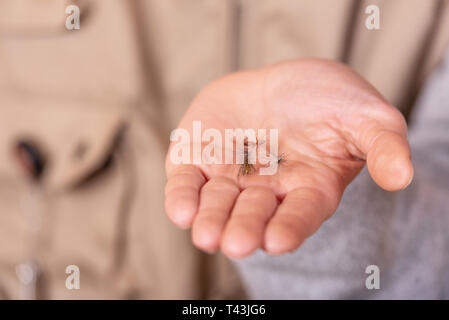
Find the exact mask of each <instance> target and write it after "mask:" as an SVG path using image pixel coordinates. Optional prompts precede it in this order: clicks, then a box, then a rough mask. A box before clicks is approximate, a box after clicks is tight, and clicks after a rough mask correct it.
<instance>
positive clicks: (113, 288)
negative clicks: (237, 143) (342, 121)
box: [0, 0, 449, 299]
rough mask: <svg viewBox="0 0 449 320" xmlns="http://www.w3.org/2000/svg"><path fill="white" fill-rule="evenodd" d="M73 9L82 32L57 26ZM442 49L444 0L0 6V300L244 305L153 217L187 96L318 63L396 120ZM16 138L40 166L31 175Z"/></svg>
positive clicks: (145, 0) (238, 293) (209, 261)
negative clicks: (225, 301)
mask: <svg viewBox="0 0 449 320" xmlns="http://www.w3.org/2000/svg"><path fill="white" fill-rule="evenodd" d="M69 4H76V5H78V6H79V8H80V9H81V29H80V30H71V31H69V30H67V29H66V28H65V20H66V18H67V16H68V14H66V13H65V9H66V7H67V5H69ZM368 4H377V5H378V6H379V8H380V18H381V20H380V27H381V28H380V30H368V29H366V28H365V19H366V17H367V14H365V8H366V6H367V5H368ZM448 41H449V1H446V0H427V1H422V0H383V1H382V0H370V1H357V0H315V1H312V0H95V1H93V0H92V1H87V0H84V1H83V0H78V1H74V0H72V1H68V0H67V1H63V0H46V1H31V0H0V297H2V298H50V299H54V298H69V299H72V298H226V297H232V298H239V297H242V290H241V287H240V281H239V278H238V275H237V274H236V273H235V271H234V270H233V269H232V267H231V266H230V264H229V262H228V261H227V260H225V259H224V258H223V257H221V256H220V255H213V256H211V255H204V254H201V253H199V252H198V251H197V250H195V249H194V248H193V247H192V245H191V243H190V236H189V233H188V232H186V231H180V230H177V229H176V228H175V227H173V226H172V225H171V224H170V223H169V222H168V220H167V218H166V217H165V215H164V212H163V190H164V182H165V173H164V157H165V151H166V148H167V143H168V137H169V132H170V130H171V129H173V128H175V126H176V123H177V121H178V120H179V119H180V117H181V115H182V113H183V112H184V111H185V109H186V108H187V107H188V105H189V101H191V99H192V98H193V97H194V95H195V93H197V92H198V91H199V90H200V88H201V87H202V86H204V85H205V84H207V83H208V82H209V81H211V80H213V79H215V78H217V77H219V76H221V75H223V74H225V73H228V72H231V71H234V70H236V69H240V68H253V67H259V66H263V65H266V64H270V63H273V62H276V61H279V60H283V59H290V58H300V57H306V56H314V57H326V58H330V59H337V60H341V61H344V62H346V63H348V64H350V65H352V66H353V67H354V68H355V69H356V70H357V71H359V72H360V73H361V74H362V75H363V76H365V77H366V78H367V79H368V80H369V81H371V82H372V83H373V84H374V85H375V86H376V87H377V88H378V89H379V90H380V92H381V93H383V94H384V95H385V96H386V97H387V98H388V99H389V100H390V101H392V102H393V103H394V104H396V105H397V106H398V107H399V108H401V110H403V111H404V113H407V112H408V111H409V109H410V106H411V105H412V104H413V99H414V97H415V95H416V93H417V91H418V90H419V88H420V86H421V84H422V83H423V81H425V79H426V76H427V75H428V74H429V72H430V71H431V70H432V69H433V68H434V67H435V66H436V64H437V63H438V62H439V61H440V59H441V57H442V53H443V51H444V49H445V48H446V46H447V44H448ZM23 141H25V142H27V143H29V144H30V145H32V146H33V147H34V148H35V150H38V152H39V154H40V158H42V159H44V160H45V167H44V170H43V174H42V176H41V178H40V179H39V180H38V181H34V182H32V181H31V180H30V179H29V178H27V177H26V175H24V172H25V171H26V170H24V164H23V163H22V162H23V161H22V162H20V161H19V159H21V158H20V157H18V156H17V148H16V146H17V144H18V143H19V142H23ZM14 150H16V152H14ZM22 160H23V159H22ZM25 167H26V164H25ZM70 265H75V266H77V267H79V270H80V289H78V290H77V289H73V290H69V289H67V287H66V279H67V277H69V276H70V273H69V274H66V268H67V266H70Z"/></svg>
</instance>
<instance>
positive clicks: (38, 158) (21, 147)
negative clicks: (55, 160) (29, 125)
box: [15, 140, 45, 180]
mask: <svg viewBox="0 0 449 320" xmlns="http://www.w3.org/2000/svg"><path fill="white" fill-rule="evenodd" d="M15 157H16V160H17V161H18V163H19V165H20V167H21V168H22V169H23V170H24V171H25V173H26V174H27V175H28V176H30V177H32V178H33V179H35V180H38V179H39V178H40V177H41V176H42V173H43V172H44V169H45V158H44V156H43V155H42V153H41V152H40V151H39V148H38V147H37V145H36V144H35V143H32V142H30V141H26V140H21V141H19V142H17V144H16V147H15Z"/></svg>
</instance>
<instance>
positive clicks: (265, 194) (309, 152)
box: [166, 59, 413, 257]
mask: <svg viewBox="0 0 449 320" xmlns="http://www.w3.org/2000/svg"><path fill="white" fill-rule="evenodd" d="M195 120H200V121H201V123H202V125H203V127H204V129H206V128H215V129H218V130H219V131H221V132H224V130H225V129H232V128H243V129H246V128H252V129H255V130H257V129H262V128H267V129H270V128H271V129H278V132H279V139H278V141H279V153H280V154H281V155H282V156H281V158H280V163H279V167H278V170H277V173H276V174H274V175H259V174H257V172H255V173H252V174H239V170H240V169H239V165H238V164H234V165H231V164H181V165H176V164H174V163H173V162H172V161H171V159H170V157H169V156H168V157H167V161H166V169H167V176H168V181H167V185H166V212H167V214H168V216H169V218H170V219H171V220H172V221H173V222H174V223H175V224H177V225H178V226H180V227H191V226H192V240H193V243H194V244H195V245H196V246H197V247H199V248H201V249H203V250H205V251H209V252H213V251H215V250H217V249H218V248H221V250H222V251H223V252H224V253H225V254H226V255H228V256H230V257H244V256H247V255H249V254H250V253H252V252H253V251H254V250H256V249H257V248H263V249H264V250H266V251H267V252H269V253H273V254H281V253H285V252H289V251H292V250H294V249H296V248H297V247H298V246H299V245H300V244H301V243H302V242H303V241H304V240H305V239H306V238H307V237H308V236H310V235H311V234H313V233H314V232H315V231H316V230H317V229H318V228H319V227H320V225H321V224H322V223H323V222H324V221H325V220H326V219H327V218H329V217H330V216H331V215H332V214H333V213H334V212H335V210H336V209H337V206H338V204H339V201H340V198H341V196H342V194H343V191H344V189H345V187H346V186H347V185H348V184H349V183H350V182H351V180H352V179H353V178H354V177H355V176H356V175H357V174H358V173H359V172H360V170H361V169H362V167H363V166H364V164H365V162H367V165H368V170H369V172H370V174H371V177H372V178H373V179H374V181H375V182H376V183H377V184H378V185H379V186H381V187H382V188H384V189H386V190H399V189H402V188H404V187H406V186H407V185H408V184H409V182H410V181H411V178H412V176H413V167H412V164H411V161H410V150H409V146H408V143H407V138H406V132H407V126H406V123H405V121H404V119H403V117H402V115H401V114H400V113H399V111H397V110H396V109H395V108H394V107H393V106H391V105H390V104H389V103H388V102H386V101H385V100H384V99H383V98H382V97H381V95H380V94H379V93H378V92H377V91H376V90H375V89H374V88H373V87H372V86H371V85H370V84H368V83H367V82H366V81H365V80H363V79H362V78H361V77H360V76H358V75H357V74H355V73H354V72H353V71H351V70H350V69H349V68H347V67H346V66H344V65H341V64H339V63H336V62H332V61H327V60H317V59H308V60H293V61H288V62H283V63H279V64H276V65H273V66H270V67H267V68H263V69H258V70H250V71H243V72H239V73H235V74H231V75H228V76H226V77H224V78H221V79H219V80H217V81H215V82H213V83H211V84H210V85H208V86H207V87H206V88H204V89H203V90H202V91H201V92H200V93H199V95H198V96H197V97H196V98H195V100H194V101H193V103H192V105H191V106H190V107H189V109H188V110H187V112H186V114H185V116H184V118H183V119H182V121H181V123H180V124H179V128H184V129H186V130H188V131H189V132H191V131H192V123H193V121H195ZM223 135H224V134H223ZM172 147H173V144H172ZM169 154H170V151H169ZM240 171H241V170H240Z"/></svg>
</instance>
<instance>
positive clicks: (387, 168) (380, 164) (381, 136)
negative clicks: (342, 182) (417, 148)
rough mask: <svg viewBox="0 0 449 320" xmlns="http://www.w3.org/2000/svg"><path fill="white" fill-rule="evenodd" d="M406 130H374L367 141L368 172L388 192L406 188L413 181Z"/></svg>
mask: <svg viewBox="0 0 449 320" xmlns="http://www.w3.org/2000/svg"><path fill="white" fill-rule="evenodd" d="M404 127H405V129H404V130H400V131H394V130H388V129H385V128H381V129H374V130H372V131H371V132H370V134H369V135H368V139H367V144H366V146H367V150H366V151H365V152H366V153H365V154H366V155H367V158H366V162H367V166H368V171H369V173H370V175H371V177H372V178H373V180H374V181H375V182H376V183H377V184H378V185H379V186H380V187H381V188H383V189H385V190H388V191H395V190H401V189H404V188H406V187H407V186H408V185H409V184H410V183H411V181H412V179H413V165H412V161H411V155H410V147H409V144H408V142H407V134H406V125H405V121H404Z"/></svg>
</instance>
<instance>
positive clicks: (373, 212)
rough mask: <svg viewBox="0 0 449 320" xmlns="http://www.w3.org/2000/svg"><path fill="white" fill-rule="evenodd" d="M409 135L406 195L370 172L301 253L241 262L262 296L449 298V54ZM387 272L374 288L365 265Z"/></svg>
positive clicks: (251, 287)
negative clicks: (387, 188) (409, 174)
mask: <svg viewBox="0 0 449 320" xmlns="http://www.w3.org/2000/svg"><path fill="white" fill-rule="evenodd" d="M409 139H410V144H411V147H412V160H413V164H414V167H415V176H414V180H413V182H412V184H411V185H410V186H409V187H408V188H407V189H405V190H403V191H399V192H387V191H383V190H382V189H380V188H379V187H378V186H376V185H375V184H374V182H373V181H372V180H371V178H370V177H369V175H368V173H367V170H366V169H365V170H363V171H362V173H361V174H360V175H359V176H358V177H357V178H356V179H355V180H354V181H353V182H352V183H351V185H350V186H349V187H348V188H347V190H346V191H345V194H344V196H343V199H342V202H341V204H340V207H339V208H338V210H337V212H336V214H335V215H334V216H333V217H332V218H331V219H329V220H328V221H327V222H325V223H324V224H323V226H322V227H321V228H320V229H319V230H318V232H317V233H316V234H314V235H313V236H312V237H310V238H309V239H308V240H306V242H305V243H304V244H303V246H302V247H301V248H300V249H299V250H297V251H295V252H294V253H291V254H287V255H283V256H278V257H274V256H270V255H267V254H265V253H264V252H262V251H258V252H256V253H255V254H254V255H253V256H251V257H249V258H246V259H243V260H240V261H235V264H236V266H237V268H238V270H239V272H240V274H241V276H242V279H243V281H244V283H245V285H246V288H247V290H248V294H249V296H250V297H251V298H255V299H351V298H355V299H360V298H361V299H418V298H422V299H442V298H443V299H449V55H448V56H447V59H446V61H445V62H444V63H442V65H440V66H439V67H438V68H437V70H436V72H435V73H434V75H433V76H432V78H431V79H430V81H428V83H427V84H426V87H425V89H424V90H423V94H422V95H421V97H420V99H419V100H418V102H417V105H416V107H415V112H414V114H413V117H412V122H411V128H410V131H409ZM369 265H376V266H378V267H379V269H380V288H379V289H371V290H369V289H367V288H366V286H365V281H366V278H367V277H368V276H369V274H366V273H365V270H366V267H367V266H369Z"/></svg>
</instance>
